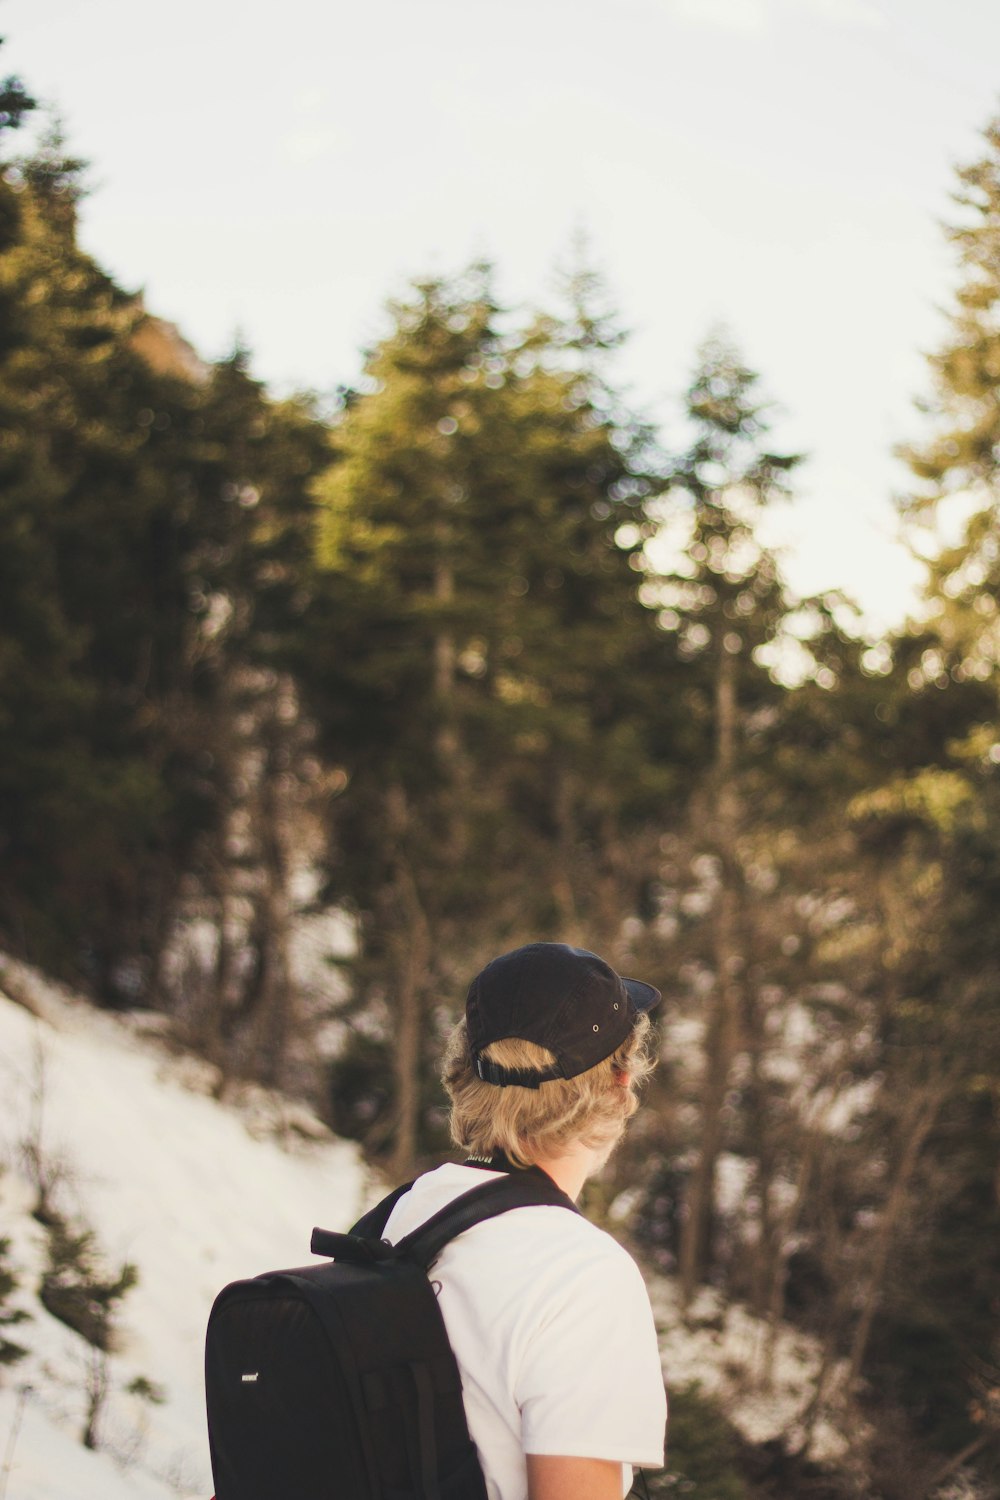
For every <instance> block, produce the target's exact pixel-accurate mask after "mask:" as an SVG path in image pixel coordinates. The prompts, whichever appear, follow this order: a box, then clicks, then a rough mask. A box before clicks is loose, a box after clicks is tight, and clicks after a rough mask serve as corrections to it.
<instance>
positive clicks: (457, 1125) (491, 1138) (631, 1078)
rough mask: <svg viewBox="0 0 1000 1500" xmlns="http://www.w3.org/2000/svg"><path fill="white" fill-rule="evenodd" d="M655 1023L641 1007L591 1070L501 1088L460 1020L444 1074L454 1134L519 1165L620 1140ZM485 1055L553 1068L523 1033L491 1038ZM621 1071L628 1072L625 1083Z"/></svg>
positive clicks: (478, 1152)
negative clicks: (483, 1072) (482, 1066)
mask: <svg viewBox="0 0 1000 1500" xmlns="http://www.w3.org/2000/svg"><path fill="white" fill-rule="evenodd" d="M651 1030H652V1027H651V1024H650V1020H649V1017H648V1016H647V1015H645V1014H644V1013H642V1014H640V1015H639V1016H638V1017H637V1018H636V1024H635V1027H634V1028H633V1030H632V1032H631V1033H630V1034H629V1036H628V1037H627V1038H626V1040H625V1041H624V1042H623V1043H622V1045H621V1046H620V1047H619V1048H618V1049H617V1050H616V1051H615V1052H613V1053H612V1054H611V1056H610V1057H606V1058H605V1059H604V1060H603V1062H599V1063H598V1064H597V1066H596V1067H593V1068H590V1069H588V1071H587V1072H586V1073H580V1074H579V1075H578V1076H577V1077H576V1078H553V1079H550V1080H549V1081H548V1082H546V1083H543V1084H541V1085H540V1086H539V1087H538V1088H537V1089H529V1088H521V1087H520V1086H518V1085H516V1084H512V1085H508V1086H507V1087H506V1088H501V1087H499V1086H498V1085H497V1084H495V1083H486V1082H484V1081H483V1079H481V1078H480V1077H479V1076H478V1074H477V1073H476V1070H475V1067H474V1065H473V1060H472V1053H471V1051H470V1048H469V1036H468V1032H467V1030H466V1026H465V1021H464V1019H463V1020H461V1021H459V1023H458V1025H457V1026H456V1027H455V1029H454V1031H453V1032H452V1034H451V1037H450V1039H449V1042H448V1049H447V1052H446V1053H445V1059H444V1069H443V1072H442V1075H441V1081H442V1083H443V1084H444V1086H445V1089H446V1090H447V1093H448V1097H449V1099H450V1100H451V1137H452V1140H453V1141H454V1142H455V1144H456V1146H460V1147H461V1148H462V1149H463V1150H465V1151H469V1152H471V1153H472V1154H473V1155H475V1156H491V1155H492V1154H493V1152H494V1151H496V1150H497V1149H499V1150H501V1151H503V1152H504V1153H505V1154H506V1155H507V1157H508V1158H509V1159H510V1160H511V1161H512V1162H514V1163H515V1165H517V1166H521V1167H527V1166H530V1165H531V1164H532V1162H534V1161H537V1160H538V1159H539V1158H540V1157H545V1156H549V1155H556V1156H557V1155H559V1153H560V1151H561V1150H564V1149H565V1148H566V1147H567V1146H568V1145H570V1144H571V1143H572V1142H575V1141H580V1142H582V1143H583V1145H585V1146H594V1147H609V1148H610V1147H612V1146H614V1145H615V1144H616V1143H617V1142H618V1141H619V1140H620V1138H621V1136H622V1135H623V1134H624V1131H625V1126H626V1123H627V1122H628V1121H629V1120H630V1119H631V1117H632V1116H633V1115H634V1114H635V1112H636V1110H637V1109H638V1108H639V1099H638V1093H637V1091H638V1089H639V1088H640V1087H641V1085H642V1083H643V1082H644V1081H645V1079H646V1078H647V1077H648V1076H649V1074H650V1073H651V1072H652V1070H653V1067H654V1065H655V1061H654V1058H653V1057H652V1055H651V1049H650V1034H651ZM482 1055H483V1056H484V1057H485V1058H487V1059H489V1060H490V1061H491V1062H495V1063H498V1064H499V1065H500V1066H501V1067H504V1068H547V1067H550V1066H551V1065H552V1064H553V1063H554V1062H555V1060H556V1059H555V1057H554V1055H553V1054H552V1053H551V1052H550V1051H549V1050H548V1048H547V1047H539V1046H537V1045H536V1044H535V1043H534V1042H525V1041H521V1040H520V1039H519V1038H517V1037H508V1038H506V1039H505V1040H504V1041H501V1042H492V1043H491V1044H490V1045H489V1046H488V1047H484V1048H483V1053H482ZM623 1073H627V1074H628V1083H627V1084H626V1085H624V1086H623V1084H622V1081H621V1074H623ZM616 1075H617V1076H616Z"/></svg>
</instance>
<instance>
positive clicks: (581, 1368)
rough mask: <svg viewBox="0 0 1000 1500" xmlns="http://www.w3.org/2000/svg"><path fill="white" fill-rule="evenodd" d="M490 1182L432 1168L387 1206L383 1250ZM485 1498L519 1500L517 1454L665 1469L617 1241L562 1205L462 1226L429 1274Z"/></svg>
mask: <svg viewBox="0 0 1000 1500" xmlns="http://www.w3.org/2000/svg"><path fill="white" fill-rule="evenodd" d="M498 1175H499V1174H498V1173H496V1172H492V1171H484V1170H480V1169H479V1168H477V1167H465V1166H455V1165H448V1166H444V1167H438V1169H437V1170H436V1171H434V1172H428V1173H426V1174H425V1175H424V1176H423V1177H420V1178H418V1179H417V1181H416V1182H415V1183H414V1185H413V1187H412V1188H411V1189H410V1191H409V1192H408V1193H405V1194H404V1195H403V1197H402V1198H401V1199H400V1200H399V1202H398V1203H397V1204H396V1206H395V1207H394V1209H393V1211H392V1213H391V1215H390V1216H389V1220H388V1223H387V1224H386V1228H385V1238H386V1239H388V1240H390V1241H392V1242H393V1243H395V1242H396V1241H397V1240H400V1239H402V1238H403V1236H404V1235H407V1234H409V1233H410V1231H411V1230H413V1229H417V1228H419V1226H420V1225H421V1224H423V1223H425V1222H426V1220H427V1219H429V1218H430V1217H431V1215H432V1214H434V1213H437V1211H438V1209H440V1208H444V1207H445V1205H446V1204H448V1203H450V1202H451V1201H452V1200H453V1199H454V1198H457V1197H458V1196H459V1194H460V1193H464V1192H467V1191H468V1190H469V1188H471V1187H475V1186H476V1185H477V1183H479V1182H484V1181H487V1180H489V1179H490V1178H492V1177H496V1176H498ZM431 1275H432V1279H433V1280H434V1281H435V1282H437V1283H440V1288H441V1290H440V1306H441V1312H442V1315H443V1317H444V1322H445V1327H446V1328H447V1330H448V1338H449V1340H450V1342H451V1346H452V1348H453V1350H454V1351H455V1358H456V1360H457V1361H458V1367H459V1370H460V1372H461V1376H462V1392H463V1398H464V1401H465V1410H466V1415H467V1417H468V1422H469V1431H470V1432H471V1434H472V1439H473V1442H474V1443H475V1445H476V1448H477V1449H478V1451H479V1458H480V1462H481V1464H482V1467H483V1472H484V1474H485V1476H486V1488H487V1492H488V1494H489V1500H527V1494H528V1478H527V1465H526V1463H525V1458H524V1455H525V1454H526V1453H539V1454H541V1453H547V1454H558V1455H561V1456H563V1457H571V1458H602V1459H612V1460H613V1459H618V1460H619V1461H620V1462H621V1463H622V1465H623V1469H622V1494H623V1495H624V1494H625V1493H626V1492H627V1491H628V1489H629V1486H630V1485H631V1483H632V1470H631V1467H630V1465H633V1464H635V1465H639V1466H643V1467H648V1468H659V1467H660V1466H661V1465H662V1463H663V1436H664V1428H665V1426H666V1415H667V1405H666V1395H665V1393H664V1389H663V1374H662V1370H661V1367H660V1357H659V1350H658V1348H657V1342H656V1330H655V1327H654V1325H653V1314H652V1311H651V1309H650V1305H649V1297H648V1294H647V1292H646V1288H645V1285H644V1283H643V1280H642V1276H641V1275H640V1273H639V1268H638V1267H637V1266H636V1264H635V1262H634V1261H633V1259H632V1257H631V1256H630V1255H629V1254H628V1253H627V1252H626V1251H625V1250H623V1249H622V1247H621V1246H620V1245H619V1244H618V1243H617V1242H616V1241H615V1240H613V1239H612V1238H611V1236H610V1235H609V1234H605V1233H604V1231H603V1230H601V1229H598V1228H597V1227H596V1225H594V1224H591V1223H589V1222H588V1220H586V1219H584V1218H582V1217H581V1216H580V1215H579V1214H572V1213H569V1212H568V1211H567V1210H566V1209H564V1208H555V1207H553V1208H548V1207H531V1208H516V1209H513V1210H512V1211H511V1212H510V1213H506V1214H501V1215H499V1216H498V1217H497V1218H495V1219H489V1220H487V1221H486V1222H484V1223H482V1224H476V1225H474V1226H473V1227H472V1228H471V1229H467V1230H466V1231H465V1232H464V1234H461V1235H459V1236H458V1238H457V1239H455V1240H452V1242H451V1244H449V1245H446V1246H445V1248H444V1250H443V1251H442V1252H441V1254H440V1256H439V1257H438V1259H437V1261H435V1263H434V1266H433V1268H432V1272H431Z"/></svg>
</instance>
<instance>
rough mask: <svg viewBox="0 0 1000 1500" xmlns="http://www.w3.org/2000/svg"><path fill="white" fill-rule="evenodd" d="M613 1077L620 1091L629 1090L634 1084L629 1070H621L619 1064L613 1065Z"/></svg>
mask: <svg viewBox="0 0 1000 1500" xmlns="http://www.w3.org/2000/svg"><path fill="white" fill-rule="evenodd" d="M611 1076H612V1077H613V1078H614V1080H615V1083H616V1084H617V1085H618V1087H619V1088H620V1089H627V1088H628V1086H629V1084H630V1083H631V1082H632V1074H631V1073H630V1072H629V1070H628V1068H620V1067H619V1066H618V1064H617V1063H613V1064H612V1067H611Z"/></svg>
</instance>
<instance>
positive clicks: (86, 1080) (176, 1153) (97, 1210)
mask: <svg viewBox="0 0 1000 1500" xmlns="http://www.w3.org/2000/svg"><path fill="white" fill-rule="evenodd" d="M2 990H7V991H15V990H16V992H17V994H18V997H19V1000H20V1002H21V1003H15V1002H14V1001H13V1000H11V999H10V998H8V996H7V994H0V1097H2V1098H3V1111H2V1117H0V1161H2V1164H3V1169H4V1170H3V1175H2V1176H0V1235H2V1236H7V1237H9V1238H10V1241H11V1248H10V1252H9V1255H8V1267H9V1269H10V1270H11V1271H12V1272H13V1273H14V1275H15V1276H16V1278H17V1281H18V1283H19V1287H18V1290H17V1292H16V1293H15V1294H14V1296H13V1297H12V1298H11V1305H13V1306H16V1307H21V1308H23V1309H24V1310H25V1311H27V1312H29V1313H30V1315H31V1321H30V1322H25V1323H21V1324H18V1325H17V1326H16V1327H12V1328H9V1329H7V1330H5V1331H6V1332H7V1334H8V1335H9V1337H10V1338H11V1339H13V1340H15V1341H17V1342H18V1343H20V1344H22V1345H25V1346H27V1347H28V1348H29V1349H30V1353H29V1355H28V1356H27V1358H25V1359H22V1360H21V1361H19V1362H18V1363H17V1364H15V1365H13V1366H10V1367H8V1368H7V1369H6V1370H5V1371H2V1372H0V1379H2V1385H0V1464H2V1465H4V1466H5V1467H6V1465H7V1464H8V1463H9V1465H10V1472H9V1475H8V1476H7V1483H6V1494H7V1495H9V1497H10V1500H15V1497H16V1500H69V1497H72V1500H124V1497H130V1500H147V1497H148V1500H163V1497H168V1496H174V1497H182V1496H183V1497H187V1496H204V1495H208V1494H210V1493H211V1475H210V1469H209V1462H208V1453H207V1441H206V1437H205V1428H204V1416H203V1395H202V1376H201V1359H202V1345H203V1338H204V1328H205V1322H206V1319H207V1317H208V1312H209V1308H210V1307H211V1303H212V1299H213V1297H214V1295H215V1293H216V1292H217V1291H218V1290H219V1288H220V1287H221V1286H223V1285H224V1284H225V1283H226V1282H227V1281H230V1280H232V1279H234V1278H235V1277H238V1276H243V1275H250V1274H254V1273H255V1272H257V1271H261V1270H265V1269H267V1268H269V1267H273V1266H278V1265H301V1264H303V1263H304V1262H306V1261H308V1259H309V1253H308V1242H309V1233H310V1229H311V1227H312V1225H313V1224H316V1223H321V1224H326V1225H329V1226H331V1227H341V1226H343V1225H345V1224H346V1223H348V1222H350V1221H351V1219H352V1217H354V1216H355V1213H356V1210H357V1209H358V1207H359V1205H360V1203H361V1202H362V1199H363V1197H364V1195H365V1187H366V1175H365V1172H364V1169H363V1166H362V1164H361V1162H360V1160H359V1157H358V1154H357V1152H356V1151H355V1149H354V1148H353V1147H352V1146H347V1145H344V1144H342V1143H339V1142H337V1141H335V1140H333V1139H332V1138H331V1137H329V1136H328V1135H326V1133H325V1132H324V1131H323V1129H322V1127H320V1126H318V1124H317V1122H315V1121H312V1120H311V1119H310V1118H309V1117H308V1116H307V1115H306V1114H305V1113H304V1112H303V1111H301V1110H299V1109H297V1108H296V1107H291V1106H283V1105H281V1104H280V1103H279V1102H278V1101H277V1100H276V1099H275V1098H274V1097H273V1096H268V1095H265V1094H264V1093H262V1092H257V1093H256V1094H253V1095H251V1096H249V1097H248V1098H246V1099H245V1100H244V1101H243V1102H242V1104H241V1105H240V1106H238V1107H235V1108H234V1107H232V1106H229V1105H226V1106H224V1105H222V1104H220V1103H219V1102H217V1101H216V1100H215V1099H213V1098H211V1097H207V1096H206V1095H205V1094H204V1093H200V1092H199V1091H198V1090H199V1086H201V1087H204V1083H205V1075H204V1072H203V1070H202V1069H200V1068H199V1066H198V1065H197V1064H195V1063H194V1062H192V1061H191V1060H190V1059H184V1058H176V1057H172V1056H171V1055H170V1054H169V1052H168V1051H167V1050H166V1049H165V1048H164V1047H163V1046H162V1045H161V1044H159V1043H157V1042H156V1040H155V1039H151V1038H149V1037H145V1036H143V1035H141V1034H140V1032H139V1029H138V1023H137V1022H136V1021H134V1020H133V1021H130V1020H129V1019H127V1018H118V1017H115V1016H111V1015H109V1014H107V1013H103V1012H97V1011H94V1010H93V1009H91V1008H90V1007H88V1006H86V1005H85V1004H83V1003H82V1002H78V1001H74V1000H73V999H72V998H71V997H69V996H66V995H65V994H62V993H60V992H59V991H57V990H56V989H55V988H54V987H53V986H50V985H48V984H46V983H44V982H43V981H42V980H40V979H39V978H38V977H37V976H35V975H33V974H31V972H30V971H28V970H26V969H24V968H23V967H22V966H20V965H14V964H11V963H9V962H5V964H4V966H3V970H2V971H0V991H2ZM28 1007H30V1009H29V1008H28ZM33 1145H34V1146H40V1153H41V1160H42V1162H43V1171H44V1172H45V1173H47V1174H48V1176H49V1177H50V1178H51V1179H52V1180H53V1182H54V1184H55V1185H54V1187H53V1188H52V1198H53V1200H54V1202H55V1203H56V1205H57V1206H58V1208H59V1210H60V1212H61V1213H63V1214H65V1215H67V1216H68V1217H71V1218H73V1219H74V1220H79V1221H82V1222H84V1223H85V1224H87V1225H89V1226H91V1227H92V1228H93V1229H94V1230H95V1231H96V1236H97V1243H98V1245H99V1246H100V1248H101V1250H102V1251H103V1252H104V1255H105V1256H106V1258H107V1260H108V1261H109V1262H110V1263H111V1267H112V1269H113V1270H115V1269H117V1268H118V1267H120V1265H121V1264H122V1263H123V1262H124V1261H130V1262H132V1263H134V1264H135V1266H136V1267H137V1270H138V1285H137V1286H136V1287H135V1289H134V1290H133V1291H131V1292H129V1293H128V1294H127V1296H126V1297H125V1298H124V1300H123V1302H122V1305H121V1314H120V1318H119V1320H118V1321H119V1324H120V1336H119V1344H120V1347H119V1350H118V1352H117V1353H115V1354H113V1355H112V1356H111V1359H110V1389H109V1394H108V1397H107V1401H106V1405H105V1411H104V1413H103V1415H102V1418H101V1420H100V1422H99V1426H98V1439H99V1445H100V1446H99V1451H96V1452H91V1451H88V1450H87V1449H85V1448H84V1447H83V1446H82V1445H81V1442H80V1435H81V1432H82V1430H83V1427H84V1424H85V1416H86V1405H87V1401H86V1395H85V1385H86V1379H87V1370H88V1363H89V1357H90V1354H91V1350H90V1347H89V1346H88V1345H87V1344H86V1343H85V1341H84V1340H83V1339H82V1338H81V1337H80V1336H79V1335H78V1334H75V1333H73V1332H72V1331H70V1329H68V1328H66V1327H65V1326H64V1325H63V1324H62V1323H61V1322H58V1321H57V1320H56V1319H55V1318H53V1317H52V1316H50V1315H49V1314H48V1313H47V1312H46V1311H45V1310H44V1308H43V1307H42V1306H41V1304H40V1302H39V1300H38V1298H37V1295H36V1288H37V1287H38V1284H39V1281H40V1278H41V1275H42V1272H43V1270H44V1268H45V1265H46V1263H47V1239H48V1237H47V1234H46V1231H45V1229H44V1227H43V1226H42V1225H41V1224H40V1223H38V1222H36V1220H35V1219H34V1218H32V1209H33V1207H34V1206H35V1203H36V1199H37V1189H36V1186H35V1184H34V1183H33V1181H32V1180H31V1179H32V1176H37V1174H33V1173H32V1172H31V1171H30V1170H29V1167H28V1164H27V1162H26V1157H25V1147H26V1146H27V1147H28V1151H29V1154H30V1152H31V1148H32V1146H33ZM137 1376H142V1377H145V1378H146V1379H147V1380H149V1381H150V1382H153V1383H154V1384H155V1386H157V1387H159V1388H160V1389H161V1390H162V1393H163V1396H164V1400H163V1404H162V1405H154V1404H151V1403H150V1402H149V1401H145V1400H140V1399H138V1398H136V1397H135V1396H131V1395H128V1394H127V1393H126V1387H127V1386H128V1385H129V1384H130V1383H131V1382H132V1381H133V1380H134V1379H135V1378H136V1377H137ZM26 1386H30V1388H31V1389H30V1391H29V1392H28V1394H27V1395H26V1396H25V1395H23V1394H22V1393H23V1392H24V1388H25V1387H26ZM18 1429H19V1430H18ZM0 1473H3V1469H0ZM4 1493H5V1485H4V1481H3V1480H2V1479H0V1495H2V1494H4Z"/></svg>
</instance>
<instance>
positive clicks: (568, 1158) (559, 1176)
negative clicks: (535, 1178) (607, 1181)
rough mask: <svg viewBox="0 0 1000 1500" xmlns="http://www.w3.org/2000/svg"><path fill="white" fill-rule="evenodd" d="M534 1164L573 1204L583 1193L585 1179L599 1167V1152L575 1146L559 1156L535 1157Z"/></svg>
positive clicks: (587, 1147) (589, 1147) (580, 1145)
mask: <svg viewBox="0 0 1000 1500" xmlns="http://www.w3.org/2000/svg"><path fill="white" fill-rule="evenodd" d="M534 1164H535V1166H536V1167H541V1169H542V1171H543V1172H544V1173H545V1174H546V1175H547V1176H549V1177H551V1178H552V1181H553V1182H554V1183H555V1185H556V1187H560V1188H562V1190H563V1192H564V1193H566V1194H567V1195H568V1196H569V1197H570V1198H572V1199H573V1201H574V1202H575V1201H576V1199H577V1198H579V1196H580V1194H581V1192H582V1191H583V1185H584V1183H585V1182H586V1181H587V1178H588V1177H590V1176H591V1175H592V1174H593V1173H594V1172H596V1171H597V1169H598V1167H600V1165H601V1152H600V1151H597V1150H595V1149H594V1147H593V1146H584V1145H582V1144H577V1145H575V1146H570V1147H568V1148H567V1149H566V1150H565V1151H564V1152H562V1153H561V1154H560V1155H559V1156H540V1157H536V1158H535V1163H534Z"/></svg>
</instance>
